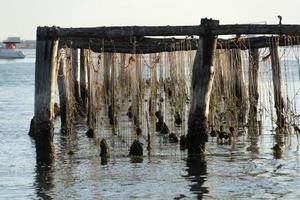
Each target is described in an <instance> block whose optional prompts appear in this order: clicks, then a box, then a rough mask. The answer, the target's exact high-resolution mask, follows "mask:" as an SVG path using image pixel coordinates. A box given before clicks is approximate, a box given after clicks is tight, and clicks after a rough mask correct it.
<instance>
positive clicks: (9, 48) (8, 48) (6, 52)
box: [0, 37, 25, 59]
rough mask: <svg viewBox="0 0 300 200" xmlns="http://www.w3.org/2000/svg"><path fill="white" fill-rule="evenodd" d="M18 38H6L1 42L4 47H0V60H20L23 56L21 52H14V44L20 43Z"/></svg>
mask: <svg viewBox="0 0 300 200" xmlns="http://www.w3.org/2000/svg"><path fill="white" fill-rule="evenodd" d="M20 42H21V40H20V38H19V37H8V38H7V39H6V40H4V41H3V44H4V45H5V47H0V59H22V58H25V55H24V54H23V52H22V51H20V50H16V44H17V43H20Z"/></svg>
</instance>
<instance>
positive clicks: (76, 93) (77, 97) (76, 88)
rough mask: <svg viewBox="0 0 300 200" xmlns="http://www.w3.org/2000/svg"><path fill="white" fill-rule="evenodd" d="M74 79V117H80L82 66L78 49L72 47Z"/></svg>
mask: <svg viewBox="0 0 300 200" xmlns="http://www.w3.org/2000/svg"><path fill="white" fill-rule="evenodd" d="M71 57H72V59H71V62H72V79H73V83H72V85H73V94H74V101H75V102H74V105H75V110H74V115H75V116H74V117H76V118H77V117H78V114H79V113H80V112H81V111H80V105H81V98H80V87H79V80H80V66H79V60H78V59H79V58H78V49H72V56H71Z"/></svg>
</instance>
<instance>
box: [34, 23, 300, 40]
mask: <svg viewBox="0 0 300 200" xmlns="http://www.w3.org/2000/svg"><path fill="white" fill-rule="evenodd" d="M206 34H211V35H242V34H271V35H272V34H277V35H282V34H286V35H300V25H279V24H272V25H267V24H229V25H211V26H209V27H208V26H203V25H194V26H113V27H94V28H60V27H55V26H53V27H38V28H37V38H40V39H41V38H48V37H53V38H55V37H59V38H69V37H81V38H122V37H144V36H192V35H206Z"/></svg>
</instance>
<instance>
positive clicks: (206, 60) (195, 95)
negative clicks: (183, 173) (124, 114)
mask: <svg viewBox="0 0 300 200" xmlns="http://www.w3.org/2000/svg"><path fill="white" fill-rule="evenodd" d="M217 24H219V21H217V20H209V19H202V20H201V26H202V25H203V26H205V27H206V30H207V32H206V34H205V35H202V36H201V37H200V39H199V47H198V50H197V53H196V57H195V61H194V65H193V74H192V103H191V107H190V114H189V119H188V134H187V142H188V145H187V146H188V152H189V154H190V155H201V154H202V153H203V152H204V150H205V142H206V141H207V131H208V130H207V128H208V126H207V120H208V111H209V102H210V95H211V90H212V84H213V79H214V68H213V65H214V53H215V50H216V43H217V36H215V35H212V34H210V33H209V27H210V26H213V25H217Z"/></svg>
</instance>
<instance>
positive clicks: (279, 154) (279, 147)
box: [272, 128, 286, 159]
mask: <svg viewBox="0 0 300 200" xmlns="http://www.w3.org/2000/svg"><path fill="white" fill-rule="evenodd" d="M275 132H276V134H275V135H274V141H275V145H274V146H273V147H272V149H273V156H274V158H275V159H282V158H283V146H284V134H286V129H285V128H276V130H275Z"/></svg>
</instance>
